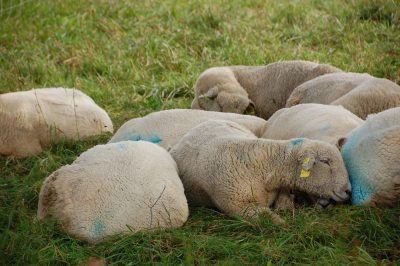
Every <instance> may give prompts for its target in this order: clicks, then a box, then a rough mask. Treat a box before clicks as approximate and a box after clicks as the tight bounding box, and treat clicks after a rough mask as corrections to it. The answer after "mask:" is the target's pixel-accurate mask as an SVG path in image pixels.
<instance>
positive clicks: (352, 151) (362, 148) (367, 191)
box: [341, 128, 376, 205]
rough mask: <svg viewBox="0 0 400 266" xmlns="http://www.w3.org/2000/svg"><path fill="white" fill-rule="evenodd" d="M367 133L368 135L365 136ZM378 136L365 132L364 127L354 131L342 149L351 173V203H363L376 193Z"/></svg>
mask: <svg viewBox="0 0 400 266" xmlns="http://www.w3.org/2000/svg"><path fill="white" fill-rule="evenodd" d="M365 135H366V136H365ZM375 144H376V136H374V134H371V135H369V134H368V133H366V134H365V133H364V132H363V130H362V128H360V129H358V130H357V131H356V132H354V133H353V134H352V135H351V137H350V138H349V139H348V140H347V142H346V143H345V145H344V146H343V149H342V151H341V153H342V157H343V161H344V163H345V165H346V169H347V172H348V173H349V178H350V183H351V187H352V189H351V203H352V204H353V205H363V204H365V203H368V201H370V200H371V198H372V196H373V195H374V193H375V189H374V187H373V183H372V182H371V180H372V179H373V178H374V177H373V175H374V173H373V171H374V167H376V163H375V161H374V159H375V158H376V153H375V150H374V149H375V147H376V146H375Z"/></svg>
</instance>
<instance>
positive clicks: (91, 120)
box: [0, 88, 113, 158]
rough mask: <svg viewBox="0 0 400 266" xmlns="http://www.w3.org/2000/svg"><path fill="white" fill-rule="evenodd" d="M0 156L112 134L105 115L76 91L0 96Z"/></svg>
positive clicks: (24, 154) (25, 153)
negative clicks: (67, 141) (64, 140)
mask: <svg viewBox="0 0 400 266" xmlns="http://www.w3.org/2000/svg"><path fill="white" fill-rule="evenodd" d="M0 124H1V127H0V154H1V155H4V156H8V157H14V158H23V157H27V156H30V155H34V154H38V153H40V152H42V151H43V149H45V148H47V147H48V146H50V144H51V143H52V142H54V141H59V140H61V139H72V140H77V139H83V138H86V137H89V136H94V135H99V134H102V133H107V132H109V133H112V132H113V125H112V122H111V120H110V117H109V116H108V114H107V113H106V112H105V111H104V110H103V109H101V108H100V107H99V106H98V105H96V103H95V102H94V101H93V100H92V99H91V98H90V97H89V96H87V95H86V94H84V93H83V92H81V91H79V90H77V89H67V88H45V89H33V90H30V91H23V92H13V93H5V94H1V95H0Z"/></svg>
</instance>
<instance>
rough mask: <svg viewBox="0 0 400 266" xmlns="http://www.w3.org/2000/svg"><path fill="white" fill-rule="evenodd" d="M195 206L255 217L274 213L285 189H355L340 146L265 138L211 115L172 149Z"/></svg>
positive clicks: (336, 194)
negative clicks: (278, 196) (351, 184)
mask: <svg viewBox="0 0 400 266" xmlns="http://www.w3.org/2000/svg"><path fill="white" fill-rule="evenodd" d="M170 153H171V155H172V157H173V158H174V159H175V161H176V163H177V165H178V169H179V176H180V177H181V179H182V182H183V186H184V188H185V194H186V197H187V200H188V202H189V205H190V206H192V205H193V206H204V207H216V208H218V209H219V210H221V211H222V212H224V213H226V214H228V215H235V216H236V215H238V216H240V217H242V218H244V219H254V218H256V217H257V216H258V215H259V214H268V215H270V216H271V217H272V220H273V221H274V222H275V223H281V222H283V221H282V219H281V218H280V217H279V216H277V215H276V214H275V213H274V212H272V211H271V210H270V207H271V206H273V205H274V203H275V200H276V197H277V195H278V194H279V193H280V192H281V191H288V190H290V189H294V188H296V189H299V190H301V191H305V192H307V193H311V194H315V195H317V196H319V197H321V198H326V199H333V200H336V201H344V200H347V199H348V198H349V195H348V194H349V193H350V190H351V186H350V182H349V179H348V175H347V171H346V168H345V166H344V163H343V160H342V157H341V155H340V152H339V150H338V149H337V148H336V147H334V146H332V145H330V144H328V143H324V142H320V141H315V140H309V139H302V138H298V139H291V140H281V141H279V140H267V139H259V138H257V137H256V136H254V134H252V133H251V132H250V131H249V130H247V129H246V128H244V127H242V126H240V125H239V124H237V123H234V122H230V121H220V120H210V121H207V122H204V123H202V124H200V125H199V126H197V127H195V128H193V129H192V130H190V131H189V132H188V133H187V134H186V135H185V136H184V137H183V138H182V139H181V140H180V141H179V142H178V143H177V144H176V145H175V146H174V147H173V148H172V149H171V151H170Z"/></svg>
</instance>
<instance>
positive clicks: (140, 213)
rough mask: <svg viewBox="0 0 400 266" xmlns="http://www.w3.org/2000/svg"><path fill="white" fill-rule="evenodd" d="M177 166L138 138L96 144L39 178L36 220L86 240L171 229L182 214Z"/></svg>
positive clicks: (180, 221)
mask: <svg viewBox="0 0 400 266" xmlns="http://www.w3.org/2000/svg"><path fill="white" fill-rule="evenodd" d="M188 213H189V210H188V205H187V202H186V197H185V195H184V191H183V186H182V182H181V180H180V179H179V176H178V173H177V166H176V163H175V161H174V160H173V159H172V157H171V156H170V154H168V152H167V151H165V150H164V149H162V148H161V147H159V146H157V145H155V144H152V143H149V142H144V141H138V142H133V141H124V142H119V143H111V144H106V145H98V146H95V147H94V148H92V149H90V150H88V151H86V152H84V153H83V154H81V155H80V156H79V157H78V158H77V159H76V160H75V161H74V162H73V163H72V164H71V165H66V166H63V167H61V168H60V169H59V170H57V171H55V172H54V173H52V174H51V175H50V176H49V177H48V178H47V179H46V180H45V182H44V184H43V186H42V189H41V191H40V195H39V208H38V218H39V219H43V218H46V217H47V218H52V219H55V220H58V221H60V222H61V224H62V225H63V227H64V229H65V230H66V231H67V232H68V233H70V234H71V235H74V236H76V237H78V238H79V239H82V240H85V241H88V242H92V243H93V242H98V241H100V240H102V239H104V238H105V237H107V236H112V235H116V234H121V233H129V232H130V229H132V230H133V231H138V230H144V229H153V228H175V227H179V226H181V225H183V224H184V223H185V222H186V220H187V217H188Z"/></svg>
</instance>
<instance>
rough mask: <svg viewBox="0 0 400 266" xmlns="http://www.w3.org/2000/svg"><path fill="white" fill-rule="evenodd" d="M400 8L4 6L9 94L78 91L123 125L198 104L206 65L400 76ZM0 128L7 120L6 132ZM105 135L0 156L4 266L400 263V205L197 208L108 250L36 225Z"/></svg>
mask: <svg viewBox="0 0 400 266" xmlns="http://www.w3.org/2000/svg"><path fill="white" fill-rule="evenodd" d="M399 44H400V3H399V2H397V1H394V0H393V1H390V0H388V1H355V0H353V1H344V0H341V1H317V0H314V1H312V0H305V1H272V0H269V1H261V0H251V1H236V0H234V1H222V0H218V1H190V2H186V1H185V2H184V1H112V0H110V1H104V0H100V1H78V0H66V1H60V0H41V1H33V0H26V1H24V0H20V1H18V0H0V93H5V92H9V91H18V90H27V89H31V88H39V87H56V86H64V87H77V88H79V89H81V90H82V91H84V92H85V93H87V94H88V95H90V96H91V97H92V98H93V99H94V100H95V101H96V102H97V103H98V104H99V105H100V106H102V107H103V108H105V109H106V110H107V111H108V112H109V114H110V116H111V118H112V120H113V122H114V125H115V128H118V127H119V126H120V125H121V124H122V123H123V122H124V121H126V120H128V119H130V118H133V117H138V116H143V115H145V114H147V113H150V112H152V111H157V110H162V109H171V108H189V106H190V102H191V99H192V97H193V89H192V87H193V84H194V82H195V80H196V78H197V76H198V75H199V74H200V73H201V72H202V71H203V70H204V69H206V68H208V67H211V66H218V65H236V64H243V65H259V64H267V63H271V62H274V61H278V60H288V59H304V60H312V61H319V62H323V63H330V64H332V65H335V66H337V67H339V68H342V69H344V70H347V71H354V72H369V73H370V74H372V75H375V76H378V77H386V78H389V79H391V80H393V81H395V82H397V83H399V82H400V45H399ZM0 126H3V125H0ZM106 140H107V139H106V138H99V139H92V140H89V141H84V142H79V143H60V144H57V145H54V146H53V147H52V148H51V149H50V150H48V151H46V152H44V153H42V154H40V155H38V156H35V157H31V158H28V159H24V160H7V159H5V158H0V254H1V255H0V264H4V265H6V264H7V265H11V264H15V265H36V264H41V265H55V264H66V263H67V264H72V265H78V264H79V263H84V262H85V261H87V259H88V258H89V257H90V256H97V257H100V258H105V259H106V261H107V263H109V264H119V265H124V264H137V265H142V264H204V265H208V264H219V265H238V264H255V265H270V264H292V263H293V264H319V265H337V264H358V265H364V264H390V263H393V264H400V209H399V207H397V208H394V209H370V208H360V207H351V206H340V207H337V208H334V209H330V210H324V211H318V210H315V209H311V208H302V209H296V210H295V211H294V212H293V213H292V212H290V211H289V212H285V213H283V214H282V215H283V217H284V218H285V219H286V220H287V221H288V223H287V225H284V226H275V225H272V224H271V223H270V221H268V220H267V219H261V220H260V221H258V222H255V223H248V222H245V221H240V220H237V219H233V218H229V217H227V216H224V215H222V214H219V213H217V212H216V211H213V210H206V209H195V210H192V211H191V216H190V218H189V220H188V222H187V224H186V225H185V226H184V227H182V228H180V229H177V230H171V231H165V232H143V233H136V234H131V235H128V236H124V237H116V238H113V239H110V240H109V241H107V242H105V243H102V244H99V245H88V244H85V243H82V242H79V241H77V240H75V239H72V238H70V237H69V236H68V235H66V234H64V233H63V232H62V231H61V230H60V229H59V227H58V226H57V225H56V224H54V223H46V224H41V223H37V222H36V221H35V214H36V210H37V200H38V193H39V190H40V187H41V183H42V181H43V180H44V178H45V177H46V176H48V175H49V174H50V173H51V172H52V171H54V170H56V169H57V168H59V167H60V166H62V165H65V164H68V163H71V162H72V161H73V160H74V159H75V158H76V157H77V156H78V155H79V154H80V153H81V152H83V151H85V150H86V149H88V148H90V147H92V146H94V145H95V144H98V143H104V142H106Z"/></svg>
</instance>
